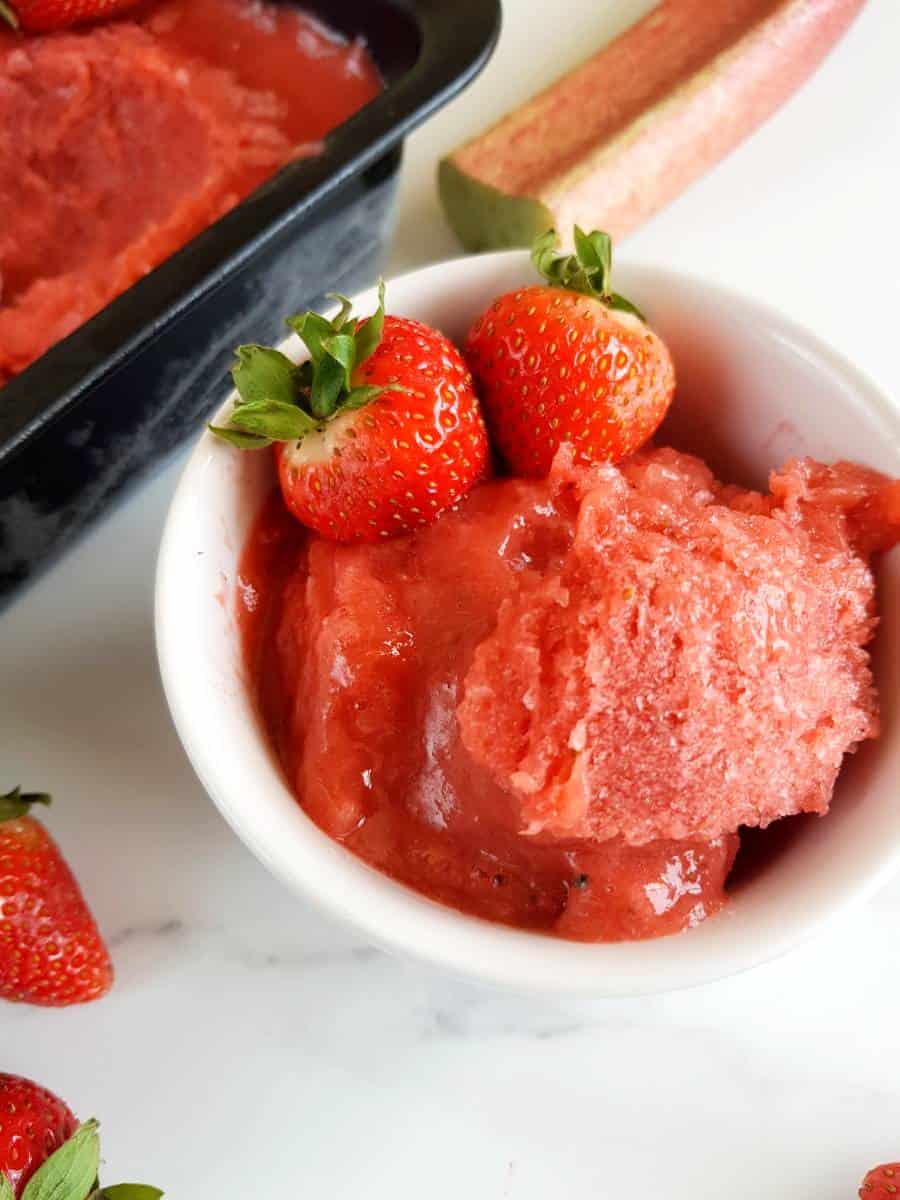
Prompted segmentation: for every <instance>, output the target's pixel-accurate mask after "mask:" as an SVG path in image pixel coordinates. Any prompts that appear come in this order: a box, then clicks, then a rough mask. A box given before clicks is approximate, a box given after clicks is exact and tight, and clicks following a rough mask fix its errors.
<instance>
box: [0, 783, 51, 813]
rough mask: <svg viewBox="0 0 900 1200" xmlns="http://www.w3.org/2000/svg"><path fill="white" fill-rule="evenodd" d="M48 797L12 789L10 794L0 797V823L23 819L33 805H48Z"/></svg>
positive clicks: (43, 794) (16, 788) (15, 788)
mask: <svg viewBox="0 0 900 1200" xmlns="http://www.w3.org/2000/svg"><path fill="white" fill-rule="evenodd" d="M49 803H50V797H49V796H48V795H47V793H46V792H23V791H22V789H21V788H18V787H14V788H13V790H12V791H11V792H7V793H6V795H4V796H0V822H2V821H15V820H17V819H18V818H19V817H24V816H25V815H26V813H27V812H28V810H29V809H30V808H31V806H32V805H33V804H49Z"/></svg>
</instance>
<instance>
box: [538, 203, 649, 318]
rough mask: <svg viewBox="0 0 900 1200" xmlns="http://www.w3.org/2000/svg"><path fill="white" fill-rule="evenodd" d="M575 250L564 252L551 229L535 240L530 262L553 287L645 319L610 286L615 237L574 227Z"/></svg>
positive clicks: (628, 301)
mask: <svg viewBox="0 0 900 1200" xmlns="http://www.w3.org/2000/svg"><path fill="white" fill-rule="evenodd" d="M574 238H575V253H574V254H562V253H559V252H558V251H557V249H556V247H557V246H558V244H559V239H558V237H557V234H556V230H555V229H548V230H547V232H546V233H543V234H541V236H540V237H539V238H538V239H537V241H536V242H535V243H534V246H533V247H532V250H531V261H532V262H533V263H534V265H535V267H536V269H537V271H538V272H539V273H540V274H541V275H543V277H544V278H545V279H546V280H547V282H548V283H549V284H550V286H551V287H560V288H565V289H566V291H569V292H578V293H580V294H581V295H583V296H593V298H594V299H595V300H602V301H603V303H604V304H605V305H606V306H607V308H614V309H618V310H619V311H621V312H629V313H631V314H632V315H633V316H635V317H639V318H640V319H641V320H642V321H643V320H644V315H643V313H642V312H641V311H640V309H638V308H637V307H636V306H635V305H634V304H632V303H631V301H630V300H626V299H625V297H624V296H620V295H619V293H618V292H614V291H612V289H611V288H610V279H611V277H612V238H611V237H610V236H609V234H608V233H603V232H602V231H601V230H599V229H595V230H594V231H593V233H585V232H584V230H583V229H580V228H579V227H578V226H577V225H576V226H575V234H574Z"/></svg>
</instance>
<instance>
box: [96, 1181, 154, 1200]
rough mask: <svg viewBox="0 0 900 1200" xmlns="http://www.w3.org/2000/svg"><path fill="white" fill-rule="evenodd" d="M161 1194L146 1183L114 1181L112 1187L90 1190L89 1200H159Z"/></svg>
mask: <svg viewBox="0 0 900 1200" xmlns="http://www.w3.org/2000/svg"><path fill="white" fill-rule="evenodd" d="M162 1194H163V1193H162V1192H161V1191H160V1190H159V1188H155V1187H151V1186H150V1185H149V1184H148V1183H114V1184H113V1186H112V1187H105V1188H100V1189H99V1191H96V1192H92V1193H91V1196H90V1200H159V1198H160V1196H162Z"/></svg>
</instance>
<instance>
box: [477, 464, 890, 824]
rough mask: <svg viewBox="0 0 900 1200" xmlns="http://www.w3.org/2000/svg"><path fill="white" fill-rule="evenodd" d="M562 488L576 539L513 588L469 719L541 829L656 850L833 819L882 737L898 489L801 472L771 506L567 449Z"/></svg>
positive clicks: (830, 471) (496, 775) (502, 780)
mask: <svg viewBox="0 0 900 1200" xmlns="http://www.w3.org/2000/svg"><path fill="white" fill-rule="evenodd" d="M547 487H548V490H549V492H550V495H551V496H552V497H553V502H554V503H555V504H557V505H559V504H568V505H571V506H572V518H573V519H572V538H571V542H570V544H569V545H568V547H567V550H566V553H565V555H564V556H563V558H562V560H561V562H560V563H559V566H558V568H557V569H551V570H547V571H545V572H543V573H542V578H541V579H540V581H539V582H538V583H537V584H536V585H535V586H525V587H521V588H519V589H517V590H516V592H515V593H514V594H512V595H510V596H509V597H507V598H506V600H505V601H504V603H503V604H502V606H501V608H500V611H499V614H498V619H497V623H496V626H495V628H494V629H493V630H492V632H491V633H490V634H489V635H488V636H487V637H485V638H484V639H483V640H482V641H481V643H480V644H479V646H478V649H477V651H476V653H475V658H474V662H473V664H472V666H471V668H470V669H469V670H468V672H467V674H466V677H465V682H464V694H463V697H462V701H461V704H460V706H459V709H458V712H457V719H458V721H459V724H460V729H461V734H462V740H463V742H464V744H465V746H466V748H467V750H468V751H469V753H470V754H471V755H472V758H473V759H474V760H475V761H476V762H478V763H480V764H481V765H482V766H484V767H485V768H486V769H488V770H489V771H490V773H491V776H492V777H493V779H494V781H495V782H496V783H497V784H498V785H499V786H500V787H502V788H503V789H504V790H505V791H507V792H508V793H510V794H512V795H514V796H515V797H516V798H517V800H518V805H519V812H520V815H521V821H522V826H523V829H524V830H525V831H526V832H527V833H528V834H530V835H532V836H533V835H537V834H544V835H546V834H548V833H550V834H553V835H554V836H557V837H577V838H589V839H592V840H594V841H597V842H600V841H603V840H605V839H607V838H614V837H621V838H624V839H625V841H627V842H628V843H630V844H632V845H642V844H644V843H647V842H650V841H652V840H653V839H656V838H689V837H702V838H717V837H721V836H723V835H724V834H727V833H731V832H734V831H736V830H737V829H738V828H739V826H741V825H750V826H754V825H759V826H765V825H768V824H769V823H770V822H771V821H774V820H776V819H777V818H778V817H784V816H789V815H792V814H794V813H801V812H815V813H824V812H826V811H827V809H828V805H829V802H830V800H831V794H832V789H833V787H834V783H835V779H836V777H837V773H838V771H839V769H840V766H841V762H842V759H843V757H844V755H845V754H847V753H848V752H850V751H853V750H854V749H855V748H856V747H857V745H858V744H859V743H860V742H861V741H862V740H863V739H865V738H870V737H874V736H876V734H877V732H878V718H877V702H876V696H875V691H874V689H873V686H872V676H871V672H870V669H869V656H868V652H867V650H866V646H867V644H868V642H869V640H870V639H871V637H872V634H873V631H874V628H875V586H874V580H873V576H872V572H871V570H870V569H869V565H868V562H867V560H866V555H867V553H868V552H869V551H870V550H872V549H876V548H884V547H886V546H887V545H888V544H889V542H890V541H891V540H896V537H897V535H898V532H900V527H898V525H896V524H894V523H893V521H891V520H890V519H889V513H890V511H891V506H892V505H894V503H895V498H896V485H895V484H892V483H891V482H890V481H888V480H887V479H885V478H884V477H883V476H880V475H878V474H877V473H876V472H873V471H867V470H864V469H862V468H859V467H855V466H852V465H850V464H847V463H839V464H837V465H836V466H834V467H825V466H822V465H820V464H819V463H815V462H812V461H810V460H801V461H793V462H789V463H788V464H786V466H785V467H783V468H782V469H781V471H779V472H776V473H775V474H774V475H773V476H772V478H771V481H770V490H771V494H770V495H769V496H762V495H759V494H758V493H755V492H747V491H743V490H741V489H739V488H735V487H725V486H723V485H722V484H720V483H719V482H718V481H717V480H716V479H715V478H714V477H713V476H712V474H711V473H710V471H709V470H708V469H707V468H706V467H705V466H704V465H703V463H702V462H700V461H699V460H698V459H695V458H690V457H688V456H686V455H683V454H679V453H677V452H676V451H674V450H669V449H656V450H651V451H648V452H646V453H643V454H639V455H636V456H635V457H633V458H632V459H630V460H628V461H627V462H625V463H623V464H622V465H621V466H620V467H614V466H600V467H595V468H591V469H587V470H585V469H580V470H579V469H573V468H572V467H571V465H570V462H569V458H568V456H567V454H566V453H565V452H564V453H562V454H561V455H560V457H559V458H558V459H557V462H556V464H555V467H554V471H553V474H552V475H551V477H550V479H549V480H548V483H547ZM873 516H874V519H873ZM886 518H888V519H886Z"/></svg>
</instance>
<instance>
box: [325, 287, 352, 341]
mask: <svg viewBox="0 0 900 1200" xmlns="http://www.w3.org/2000/svg"><path fill="white" fill-rule="evenodd" d="M325 299H326V300H337V302H338V304H340V306H341V311H340V312H339V313H338V314H337V316H336V317H332V318H331V328H332V329H333V330H334V331H335V333H340V331H341V330H342V329H343V328H344V326H345V325H346V324H347V322H348V320H349V319H350V314H351V313H352V312H353V301H352V300H348V299H347V297H346V296H342V295H341V293H340V292H326V293H325Z"/></svg>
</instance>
